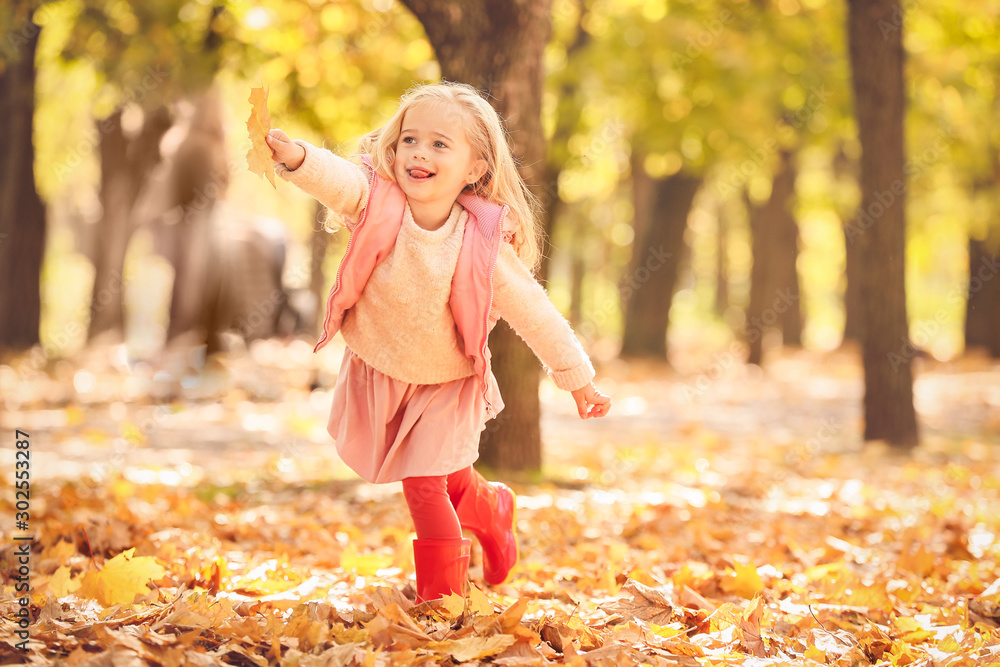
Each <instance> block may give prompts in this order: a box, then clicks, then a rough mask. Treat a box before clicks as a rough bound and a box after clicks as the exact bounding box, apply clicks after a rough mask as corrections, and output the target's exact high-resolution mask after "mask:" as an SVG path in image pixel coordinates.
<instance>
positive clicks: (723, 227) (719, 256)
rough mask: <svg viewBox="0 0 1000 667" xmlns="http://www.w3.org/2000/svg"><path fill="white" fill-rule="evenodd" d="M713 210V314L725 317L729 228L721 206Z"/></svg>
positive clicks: (727, 291)
mask: <svg viewBox="0 0 1000 667" xmlns="http://www.w3.org/2000/svg"><path fill="white" fill-rule="evenodd" d="M715 211H716V216H715V220H716V227H715V314H716V315H718V316H719V317H725V315H726V310H727V309H728V308H729V252H728V249H729V239H728V236H729V234H728V231H729V230H728V226H727V224H726V218H725V213H724V211H723V207H722V206H721V205H719V206H717V207H716V209H715Z"/></svg>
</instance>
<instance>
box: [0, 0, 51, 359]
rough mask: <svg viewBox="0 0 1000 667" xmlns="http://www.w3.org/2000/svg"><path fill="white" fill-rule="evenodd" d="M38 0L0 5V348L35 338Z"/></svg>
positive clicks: (40, 225)
mask: <svg viewBox="0 0 1000 667" xmlns="http://www.w3.org/2000/svg"><path fill="white" fill-rule="evenodd" d="M40 4H41V3H39V2H35V1H31V0H15V1H14V2H13V4H11V5H4V6H3V7H2V8H0V34H2V35H3V37H4V39H3V43H2V45H0V58H2V60H0V348H9V349H11V350H16V351H22V350H26V349H28V348H30V347H31V346H32V345H35V344H36V343H38V342H39V337H38V330H39V323H40V318H41V293H40V287H39V285H40V278H41V271H42V255H43V253H44V248H45V237H46V219H45V207H44V205H43V204H42V200H41V198H40V197H39V196H38V191H37V189H36V188H35V171H34V164H35V148H34V143H33V140H32V139H33V136H34V135H33V128H34V113H35V79H36V69H35V51H36V48H37V46H38V37H39V34H40V32H41V26H39V25H38V24H37V23H35V21H34V12H35V10H36V9H37V8H38V7H39V5H40Z"/></svg>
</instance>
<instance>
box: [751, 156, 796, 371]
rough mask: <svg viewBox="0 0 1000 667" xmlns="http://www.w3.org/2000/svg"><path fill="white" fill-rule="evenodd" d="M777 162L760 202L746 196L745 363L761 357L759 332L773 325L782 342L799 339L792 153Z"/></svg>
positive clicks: (755, 361) (761, 338)
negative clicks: (748, 269) (748, 268)
mask: <svg viewBox="0 0 1000 667" xmlns="http://www.w3.org/2000/svg"><path fill="white" fill-rule="evenodd" d="M779 155H780V166H779V167H778V171H777V173H776V174H775V175H774V180H773V181H772V183H771V195H770V197H768V199H767V202H766V203H765V204H764V205H763V206H759V207H758V206H755V205H754V203H753V202H752V201H750V199H749V198H747V209H748V211H749V218H750V231H751V237H752V244H753V246H752V247H753V268H752V269H751V274H750V304H749V305H748V306H747V313H746V319H747V322H748V324H749V326H748V327H747V328H746V330H747V332H748V340H747V342H748V343H749V344H750V354H749V356H748V358H747V363H751V364H758V365H759V364H760V363H761V361H762V359H763V346H762V343H763V338H764V332H765V331H766V330H767V329H770V328H772V327H774V328H777V329H779V330H780V331H781V333H782V337H783V338H782V342H783V343H784V344H785V345H801V344H802V311H801V307H800V304H801V299H800V291H799V276H798V271H797V269H796V260H797V259H798V256H799V253H798V241H799V227H798V224H797V223H796V222H795V216H794V214H793V212H792V211H791V210H789V207H790V204H791V203H792V201H793V200H794V196H795V176H796V168H795V154H794V153H793V152H792V151H790V150H782V151H780V153H779Z"/></svg>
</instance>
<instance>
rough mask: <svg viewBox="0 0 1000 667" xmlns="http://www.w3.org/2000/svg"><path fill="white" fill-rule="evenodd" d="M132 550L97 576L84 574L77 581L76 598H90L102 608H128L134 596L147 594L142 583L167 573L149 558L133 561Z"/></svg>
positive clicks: (147, 589) (146, 587)
mask: <svg viewBox="0 0 1000 667" xmlns="http://www.w3.org/2000/svg"><path fill="white" fill-rule="evenodd" d="M133 554H135V547H132V548H131V549H128V550H126V551H123V552H121V553H120V554H118V555H117V556H115V557H114V558H112V559H111V560H109V561H108V562H107V563H105V564H104V567H102V568H101V569H100V570H99V571H98V572H87V573H86V574H85V575H83V577H82V578H81V581H80V588H79V590H77V595H78V596H80V597H86V598H93V599H95V600H97V601H98V602H100V603H101V604H102V605H104V606H105V607H110V606H111V605H115V604H132V600H134V599H135V596H136V595H145V594H147V593H149V587H148V586H147V585H146V583H147V582H148V581H149V580H151V579H160V578H161V577H163V575H164V574H166V573H167V571H166V570H165V569H163V566H162V565H160V564H159V563H157V562H156V559H155V558H153V557H151V556H140V557H138V558H134V557H133Z"/></svg>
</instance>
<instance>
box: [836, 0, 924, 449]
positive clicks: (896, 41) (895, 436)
mask: <svg viewBox="0 0 1000 667" xmlns="http://www.w3.org/2000/svg"><path fill="white" fill-rule="evenodd" d="M848 4H849V7H850V9H849V12H848V20H847V21H848V30H847V32H848V36H849V41H850V57H851V72H852V83H853V88H854V105H855V112H856V116H857V121H858V134H859V138H860V140H861V149H862V153H863V154H862V157H861V193H862V196H861V210H860V211H858V219H857V226H856V227H854V228H852V229H851V230H850V231H849V236H850V242H853V243H857V244H859V247H860V256H861V271H860V273H861V293H862V296H863V300H862V303H863V304H864V308H863V310H862V321H863V323H864V324H863V328H864V334H863V336H862V350H863V352H862V356H863V360H864V372H865V398H864V413H865V433H864V437H865V440H885V441H887V442H889V443H890V444H891V445H893V446H896V447H901V448H911V447H915V446H916V445H917V443H918V435H917V419H916V412H915V411H914V408H913V375H912V369H911V359H912V357H913V347H912V345H911V344H910V342H909V335H908V329H907V320H906V284H905V273H904V261H905V257H904V253H905V241H906V197H905V191H906V180H905V176H904V174H903V163H904V157H903V137H904V135H903V113H904V90H903V39H902V32H903V31H902V23H903V14H902V9H901V8H900V5H899V1H898V0H849V3H848Z"/></svg>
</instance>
